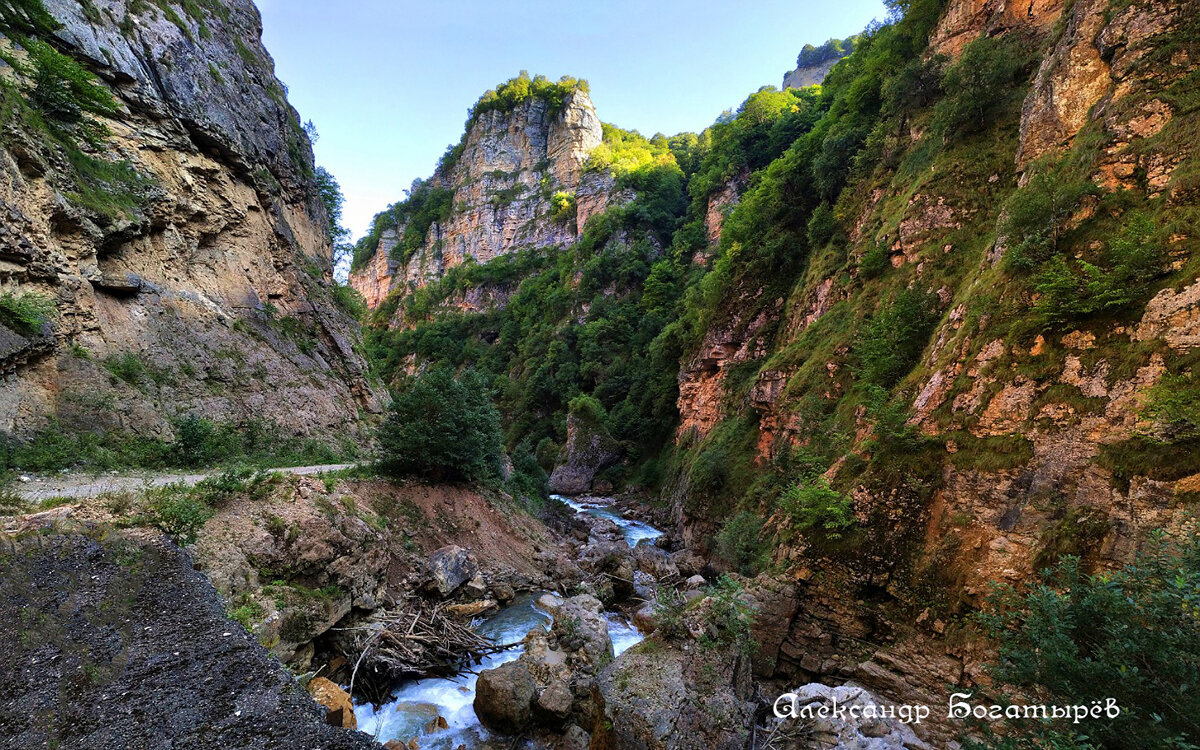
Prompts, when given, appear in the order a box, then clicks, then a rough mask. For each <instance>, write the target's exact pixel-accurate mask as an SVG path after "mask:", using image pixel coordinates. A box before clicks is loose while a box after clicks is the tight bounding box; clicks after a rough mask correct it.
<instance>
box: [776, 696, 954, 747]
mask: <svg viewBox="0 0 1200 750" xmlns="http://www.w3.org/2000/svg"><path fill="white" fill-rule="evenodd" d="M792 692H793V693H795V695H796V706H797V707H799V708H803V707H805V706H813V707H814V709H817V708H820V707H821V706H829V707H832V705H833V704H834V703H835V702H836V704H837V706H838V707H839V708H841V707H843V706H844V707H845V708H846V711H845V713H842V712H840V711H839V712H838V713H837V714H836V715H833V714H834V712H832V711H827V712H826V713H829V714H831V715H830V716H827V717H820V716H817V718H816V719H814V721H813V724H812V729H811V733H812V734H811V737H812V741H813V743H814V744H816V745H819V746H821V747H846V748H864V749H865V748H869V749H870V750H933V748H932V747H931V746H930V745H929V744H927V743H926V742H924V741H923V740H921V738H919V737H917V735H916V733H914V732H913V730H912V728H911V727H910V726H909V725H908V724H905V723H903V722H902V721H900V720H899V719H897V718H891V719H885V718H875V717H872V718H864V717H862V712H863V708H865V707H866V706H880V705H887V704H888V701H886V700H883V699H880V698H878V697H876V696H875V695H873V694H872V693H870V692H869V691H868V690H867V689H866V688H864V687H861V686H857V685H855V684H854V683H847V684H845V685H842V686H840V687H830V686H829V685H822V684H820V683H810V684H808V685H803V686H801V687H799V688H797V689H795V690H793V691H792ZM854 706H858V707H859V708H858V709H857V710H854V709H853V707H854ZM814 713H815V711H814Z"/></svg>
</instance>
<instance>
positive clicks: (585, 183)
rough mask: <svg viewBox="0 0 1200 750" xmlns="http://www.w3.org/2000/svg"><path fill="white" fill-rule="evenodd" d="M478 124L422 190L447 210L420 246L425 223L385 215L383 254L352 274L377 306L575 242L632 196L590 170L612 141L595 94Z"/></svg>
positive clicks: (492, 115) (536, 100)
mask: <svg viewBox="0 0 1200 750" xmlns="http://www.w3.org/2000/svg"><path fill="white" fill-rule="evenodd" d="M472 119H473V122H472V123H471V124H470V127H469V129H468V130H467V133H466V135H465V136H464V138H463V141H462V143H461V144H460V146H459V147H458V153H457V155H456V157H455V158H454V159H453V160H443V162H442V164H441V165H439V168H438V170H437V171H436V172H435V174H434V176H433V177H432V178H431V179H430V180H429V181H428V183H424V184H421V185H418V186H416V187H415V188H414V191H413V193H414V194H418V193H419V192H421V191H428V192H432V193H434V194H437V195H438V200H440V201H441V203H442V206H443V208H442V210H441V211H440V213H439V214H438V215H437V216H436V217H435V218H433V220H432V221H430V222H429V223H428V225H427V226H425V225H422V226H419V227H416V228H415V229H416V231H417V233H418V235H419V236H418V237H417V238H416V241H415V242H414V241H413V239H412V233H413V231H414V227H413V224H414V222H417V221H419V217H412V216H404V217H387V216H386V214H385V215H381V216H384V217H385V222H386V223H385V224H384V225H383V226H381V228H380V230H379V236H378V240H377V246H376V249H375V251H374V252H373V253H372V254H371V256H370V258H369V260H367V261H365V265H363V266H362V267H361V268H358V269H356V270H354V271H352V273H351V275H350V283H351V285H352V286H354V288H356V289H358V290H359V292H361V293H362V294H363V296H364V297H366V299H367V304H368V306H369V307H371V308H372V309H374V308H375V307H377V306H378V305H379V303H380V302H382V301H383V299H384V298H385V297H387V295H388V294H389V293H390V292H392V291H393V290H396V289H402V290H405V291H411V290H415V289H418V288H421V287H423V286H425V285H426V284H428V283H430V282H431V281H434V280H436V279H439V278H441V277H442V276H443V275H444V274H445V272H446V271H447V270H448V269H450V268H454V267H455V266H459V265H461V264H463V263H464V262H466V261H467V260H468V259H470V260H472V261H474V262H476V263H479V264H485V263H487V262H488V261H490V260H492V259H494V258H497V257H500V256H504V255H508V254H511V253H513V252H515V251H517V250H518V249H523V248H549V247H559V246H566V245H570V244H571V243H573V242H575V241H576V240H577V239H578V238H579V236H580V233H581V232H582V229H583V227H584V226H585V225H586V223H587V220H588V219H589V218H590V217H591V216H593V215H595V214H598V213H602V212H603V211H604V209H605V208H606V207H607V206H608V204H609V202H610V201H613V200H625V201H628V200H629V196H627V195H625V196H619V195H614V192H615V190H614V182H613V180H612V178H611V177H610V176H609V175H608V174H607V173H604V172H598V171H591V172H585V170H584V167H585V165H586V163H587V159H588V156H589V154H590V153H591V152H592V150H593V149H595V148H596V147H597V146H599V145H600V143H601V141H602V137H603V133H602V128H601V125H600V120H599V118H598V117H597V116H596V110H595V108H594V107H593V106H592V102H591V100H590V99H589V98H588V95H587V93H586V92H585V91H583V90H577V91H573V92H571V93H570V94H568V95H567V96H566V97H565V100H564V101H563V102H562V103H561V104H559V105H558V106H553V105H552V104H551V103H550V102H549V101H547V100H546V99H544V98H541V97H537V96H534V97H530V98H528V99H525V100H524V101H522V102H521V103H519V104H518V105H517V106H515V107H514V108H512V109H511V110H491V111H487V112H484V113H482V114H481V115H480V116H478V117H474V118H472ZM556 196H557V200H558V201H559V204H557V205H556V204H555V200H556ZM389 219H390V220H389Z"/></svg>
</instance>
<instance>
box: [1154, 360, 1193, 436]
mask: <svg viewBox="0 0 1200 750" xmlns="http://www.w3.org/2000/svg"><path fill="white" fill-rule="evenodd" d="M1144 414H1145V416H1147V417H1149V418H1150V419H1153V420H1154V421H1155V422H1156V423H1158V425H1159V428H1160V430H1161V436H1162V438H1163V439H1164V440H1165V441H1167V442H1171V443H1183V442H1188V441H1193V440H1200V383H1197V382H1196V377H1195V375H1192V374H1189V375H1164V376H1163V378H1162V380H1160V381H1159V382H1158V384H1157V385H1155V386H1154V387H1153V388H1152V389H1150V401H1149V402H1148V403H1147V404H1146V409H1145V411H1144Z"/></svg>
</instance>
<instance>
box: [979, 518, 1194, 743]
mask: <svg viewBox="0 0 1200 750" xmlns="http://www.w3.org/2000/svg"><path fill="white" fill-rule="evenodd" d="M1198 607H1200V539H1198V538H1197V537H1196V536H1194V535H1192V536H1189V537H1187V538H1185V539H1183V540H1180V541H1178V542H1172V541H1170V540H1169V539H1168V537H1167V536H1166V535H1165V534H1158V535H1156V536H1155V537H1154V538H1153V539H1152V540H1151V541H1150V543H1149V545H1148V547H1147V549H1145V550H1144V551H1142V552H1140V553H1139V554H1138V555H1137V557H1136V559H1135V561H1134V562H1133V563H1132V564H1131V565H1129V566H1127V567H1125V568H1123V569H1121V570H1118V571H1116V572H1113V573H1102V574H1097V575H1085V574H1084V573H1083V571H1082V570H1080V566H1079V561H1078V559H1076V558H1068V559H1066V560H1064V561H1063V562H1062V563H1060V564H1059V566H1058V567H1057V568H1056V569H1055V571H1054V572H1053V574H1052V575H1051V576H1050V577H1049V578H1048V579H1047V580H1046V581H1045V582H1044V583H1041V584H1039V585H1036V586H1034V587H1032V589H1031V590H1029V591H1027V592H1024V593H1022V592H1018V591H1016V590H1014V589H1013V588H1011V587H1009V586H999V587H998V588H997V589H996V591H995V593H994V594H993V595H992V596H991V598H990V600H989V602H988V607H987V609H986V611H985V612H984V613H983V614H982V615H981V616H980V618H979V619H980V622H981V623H982V624H983V626H984V627H985V629H986V631H987V632H988V634H989V635H990V636H991V637H992V638H994V639H995V640H996V641H997V643H998V646H999V655H998V657H997V659H996V661H995V662H994V663H993V664H992V665H991V674H992V676H993V678H994V679H995V680H996V681H997V683H998V684H1000V685H1007V686H1011V687H1013V688H1017V689H1019V690H1022V691H1031V692H1032V693H1033V694H1034V695H1035V696H1037V697H1038V698H1039V699H1044V700H1046V701H1047V702H1049V703H1051V704H1056V705H1090V704H1091V703H1092V701H1100V702H1101V703H1103V702H1104V701H1105V700H1107V699H1108V698H1114V699H1116V701H1117V703H1118V705H1119V706H1120V707H1121V713H1120V716H1119V717H1116V718H1109V717H1106V716H1105V717H1101V718H1098V719H1089V720H1088V723H1087V726H1086V729H1087V735H1088V740H1089V741H1090V742H1092V743H1094V744H1096V745H1098V746H1101V747H1105V748H1114V750H1120V749H1122V748H1129V749H1130V750H1132V749H1133V748H1146V747H1163V748H1167V747H1178V748H1183V747H1193V744H1192V742H1193V741H1194V740H1195V738H1197V737H1200V719H1198V718H1197V717H1198V716H1200V651H1198V650H1197V644H1198V643H1200V618H1197V616H1196V613H1197V608H1198ZM1038 729H1041V730H1043V731H1044V730H1045V729H1046V728H1043V727H1039V728H1038ZM1050 729H1052V730H1056V731H1054V732H1052V735H1053V734H1059V733H1061V732H1063V731H1065V730H1068V729H1073V727H1070V726H1069V725H1067V726H1062V727H1051V728H1050ZM1012 730H1013V732H1015V733H1016V734H1017V735H1020V734H1021V733H1022V732H1027V731H1029V730H1028V728H1026V727H1023V726H1020V725H1017V726H1013V727H1012Z"/></svg>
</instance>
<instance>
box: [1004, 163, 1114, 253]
mask: <svg viewBox="0 0 1200 750" xmlns="http://www.w3.org/2000/svg"><path fill="white" fill-rule="evenodd" d="M1096 192H1097V187H1096V186H1095V185H1094V184H1093V183H1090V182H1078V181H1071V180H1067V179H1064V178H1063V177H1062V176H1061V175H1059V174H1057V173H1056V172H1042V173H1039V174H1037V175H1034V177H1033V178H1032V179H1031V180H1029V182H1028V183H1027V184H1026V185H1025V186H1024V187H1022V188H1021V189H1019V190H1017V191H1016V192H1015V193H1013V194H1012V197H1010V198H1009V199H1008V200H1007V201H1006V202H1005V204H1004V211H1003V215H1004V219H1003V221H1002V222H1001V224H1000V235H1001V236H1002V237H1003V238H1004V240H1005V242H1006V243H1007V249H1006V251H1005V256H1004V265H1005V268H1007V269H1008V270H1010V271H1019V272H1028V271H1032V270H1034V269H1036V268H1038V267H1039V266H1040V265H1041V264H1042V263H1045V262H1046V261H1048V260H1050V258H1052V257H1053V256H1054V255H1056V254H1057V253H1058V252H1059V250H1060V248H1059V240H1060V239H1061V237H1062V235H1063V232H1064V230H1065V227H1066V224H1067V220H1068V219H1070V217H1071V216H1072V215H1073V214H1074V213H1075V212H1076V211H1077V210H1078V208H1079V205H1080V201H1082V200H1083V198H1084V196H1087V195H1095V194H1096Z"/></svg>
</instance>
